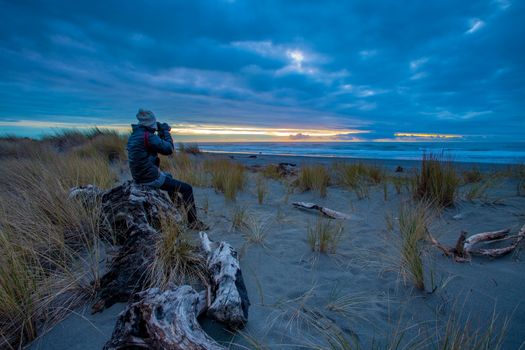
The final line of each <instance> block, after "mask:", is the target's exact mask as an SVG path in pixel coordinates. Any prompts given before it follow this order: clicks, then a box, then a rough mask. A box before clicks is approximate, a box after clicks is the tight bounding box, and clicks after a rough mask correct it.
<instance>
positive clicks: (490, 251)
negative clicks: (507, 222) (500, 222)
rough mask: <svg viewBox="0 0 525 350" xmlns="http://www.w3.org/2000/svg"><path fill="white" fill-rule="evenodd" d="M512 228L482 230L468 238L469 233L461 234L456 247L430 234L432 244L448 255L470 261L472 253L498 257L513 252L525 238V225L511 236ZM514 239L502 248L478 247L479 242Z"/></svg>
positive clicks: (458, 259)
mask: <svg viewBox="0 0 525 350" xmlns="http://www.w3.org/2000/svg"><path fill="white" fill-rule="evenodd" d="M509 232H510V229H504V230H499V231H491V232H481V233H477V234H475V235H472V236H470V237H468V238H467V233H466V232H465V231H461V234H460V236H459V238H458V240H457V242H456V245H455V246H454V247H451V246H447V245H444V244H441V243H440V242H439V241H438V240H437V239H435V238H434V237H433V236H432V235H431V234H430V232H428V236H429V238H430V241H431V242H432V244H433V245H434V246H435V247H436V248H438V249H439V250H441V251H442V252H443V253H444V254H445V255H446V256H453V257H454V260H456V261H458V262H465V261H470V259H471V256H472V255H480V256H487V257H489V258H498V257H501V256H504V255H506V254H508V253H510V252H512V251H513V250H514V249H516V247H517V246H518V244H519V243H520V242H521V240H523V239H524V238H525V225H523V226H522V227H521V229H520V230H519V232H518V234H516V235H513V236H509ZM509 240H513V241H512V242H511V243H510V244H509V245H507V246H505V247H501V248H476V246H477V244H479V243H496V242H501V241H509Z"/></svg>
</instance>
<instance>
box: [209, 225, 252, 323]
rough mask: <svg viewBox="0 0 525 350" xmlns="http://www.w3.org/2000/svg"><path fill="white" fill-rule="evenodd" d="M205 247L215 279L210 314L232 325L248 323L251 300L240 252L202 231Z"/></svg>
mask: <svg viewBox="0 0 525 350" xmlns="http://www.w3.org/2000/svg"><path fill="white" fill-rule="evenodd" d="M199 236H200V240H201V250H202V252H203V253H204V256H205V257H206V266H207V271H208V274H209V275H210V280H211V294H212V297H211V299H212V300H213V301H212V302H211V304H210V305H209V307H208V310H207V313H206V315H207V316H208V317H210V318H212V319H215V320H217V321H219V322H222V323H224V324H226V325H227V326H228V327H229V328H230V329H239V328H242V327H244V325H245V324H246V322H247V321H248V308H249V306H250V300H249V299H248V292H247V291H246V286H245V285H244V280H243V277H242V272H241V268H240V265H239V260H237V252H236V251H235V250H234V249H233V248H232V246H231V245H229V244H228V243H226V242H219V243H214V242H212V241H210V239H209V238H208V235H207V234H206V233H205V232H200V233H199Z"/></svg>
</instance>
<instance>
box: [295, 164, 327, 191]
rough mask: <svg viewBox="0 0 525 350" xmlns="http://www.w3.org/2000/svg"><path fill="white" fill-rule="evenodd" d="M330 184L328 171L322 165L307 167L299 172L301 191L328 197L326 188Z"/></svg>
mask: <svg viewBox="0 0 525 350" xmlns="http://www.w3.org/2000/svg"><path fill="white" fill-rule="evenodd" d="M329 182H330V174H329V173H328V169H327V168H326V167H325V166H323V165H320V164H315V165H305V166H303V167H302V168H301V170H300V171H299V175H298V178H297V187H298V188H299V189H300V190H301V191H316V192H318V193H319V195H320V196H321V197H326V188H327V187H328V184H329Z"/></svg>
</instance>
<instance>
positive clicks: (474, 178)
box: [461, 165, 483, 184]
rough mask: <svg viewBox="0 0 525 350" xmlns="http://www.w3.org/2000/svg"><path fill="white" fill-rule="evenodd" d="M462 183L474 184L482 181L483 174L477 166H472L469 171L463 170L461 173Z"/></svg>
mask: <svg viewBox="0 0 525 350" xmlns="http://www.w3.org/2000/svg"><path fill="white" fill-rule="evenodd" d="M461 176H462V177H463V182H464V183H466V184H471V183H476V182H480V181H481V180H483V173H482V172H481V170H480V169H479V167H478V166H475V165H474V166H472V167H471V168H469V169H465V170H463V171H462V172H461Z"/></svg>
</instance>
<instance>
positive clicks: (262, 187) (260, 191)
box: [255, 176, 268, 204]
mask: <svg viewBox="0 0 525 350" xmlns="http://www.w3.org/2000/svg"><path fill="white" fill-rule="evenodd" d="M255 188H256V191H257V202H258V203H259V204H263V201H264V198H265V197H266V195H267V194H268V184H267V183H266V180H265V179H264V177H262V176H258V177H257V179H256V182H255Z"/></svg>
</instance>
